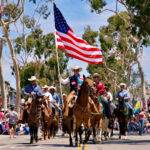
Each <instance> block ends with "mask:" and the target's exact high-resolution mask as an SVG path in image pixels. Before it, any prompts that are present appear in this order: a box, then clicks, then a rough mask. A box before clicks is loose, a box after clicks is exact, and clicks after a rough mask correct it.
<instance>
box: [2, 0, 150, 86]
mask: <svg viewBox="0 0 150 150" xmlns="http://www.w3.org/2000/svg"><path fill="white" fill-rule="evenodd" d="M39 1H40V0H38V2H37V3H39ZM85 1H86V0H83V1H81V0H56V5H57V7H58V8H59V9H60V10H61V12H62V13H63V15H64V17H65V18H66V20H67V22H68V24H69V25H70V26H71V27H72V28H73V30H74V31H75V33H76V34H77V35H79V36H81V35H82V33H83V32H84V28H85V27H86V26H87V25H90V26H91V27H92V29H94V30H98V29H99V27H100V26H103V25H106V24H107V19H108V18H109V17H110V16H111V15H113V13H111V12H104V13H102V14H101V15H98V14H95V13H91V11H90V7H89V5H88V3H86V2H85ZM107 2H108V6H107V7H108V8H111V9H113V8H115V3H114V0H107ZM41 3H42V2H41ZM34 8H35V5H33V4H32V3H30V4H29V3H28V4H26V7H25V14H28V15H31V14H33V11H34ZM51 9H52V7H51ZM118 10H123V8H122V7H121V6H120V5H119V6H118ZM35 16H36V18H37V19H38V16H37V15H35ZM39 24H40V26H41V28H42V29H43V30H44V33H49V32H53V31H54V22H53V15H52V14H51V16H50V17H49V18H48V19H47V20H43V19H42V18H41V19H40V21H39ZM11 29H12V32H11V35H12V37H14V36H15V35H17V34H18V33H17V32H16V28H14V27H12V28H11ZM17 29H18V31H19V32H20V33H22V26H20V24H18V25H17ZM149 58H150V48H149V47H148V48H144V54H143V57H142V58H141V62H142V66H143V68H144V72H145V77H146V80H148V81H149V82H150V69H149V66H150V60H149ZM3 62H4V63H3V66H4V67H3V69H4V74H6V75H5V76H4V77H5V80H7V81H9V82H10V83H11V85H12V86H15V80H14V77H12V76H11V73H10V67H9V66H10V63H11V61H10V56H9V51H8V49H7V48H5V49H4V56H3ZM73 65H79V66H82V67H83V72H82V73H84V74H86V75H87V74H88V73H87V71H86V67H87V63H84V62H81V61H79V60H76V59H71V60H70V61H69V64H68V68H71V66H73Z"/></svg>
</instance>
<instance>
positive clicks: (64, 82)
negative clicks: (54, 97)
mask: <svg viewBox="0 0 150 150" xmlns="http://www.w3.org/2000/svg"><path fill="white" fill-rule="evenodd" d="M60 82H61V84H64V85H67V84H69V82H70V80H69V77H68V78H66V79H62V78H61V79H60Z"/></svg>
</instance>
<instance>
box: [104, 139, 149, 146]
mask: <svg viewBox="0 0 150 150" xmlns="http://www.w3.org/2000/svg"><path fill="white" fill-rule="evenodd" d="M102 144H115V145H117V144H122V145H146V144H150V140H130V139H127V140H109V141H103V142H102Z"/></svg>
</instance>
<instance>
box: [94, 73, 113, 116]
mask: <svg viewBox="0 0 150 150" xmlns="http://www.w3.org/2000/svg"><path fill="white" fill-rule="evenodd" d="M93 80H94V82H95V84H96V89H97V94H98V102H99V104H100V106H101V107H102V110H101V111H102V112H103V115H104V117H106V118H107V119H108V118H109V116H110V102H111V101H112V95H111V93H110V92H109V90H108V88H106V87H105V85H104V84H103V83H102V82H101V81H100V75H99V74H98V73H94V74H93Z"/></svg>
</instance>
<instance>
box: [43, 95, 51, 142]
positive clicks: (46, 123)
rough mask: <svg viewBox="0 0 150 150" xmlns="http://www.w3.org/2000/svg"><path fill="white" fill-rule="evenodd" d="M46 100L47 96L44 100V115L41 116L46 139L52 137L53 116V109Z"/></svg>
mask: <svg viewBox="0 0 150 150" xmlns="http://www.w3.org/2000/svg"><path fill="white" fill-rule="evenodd" d="M46 100H47V99H45V98H44V100H43V105H42V117H41V123H42V129H43V136H44V140H46V137H47V136H48V139H50V125H51V118H52V110H51V109H50V108H49V107H48V105H47V103H46Z"/></svg>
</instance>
